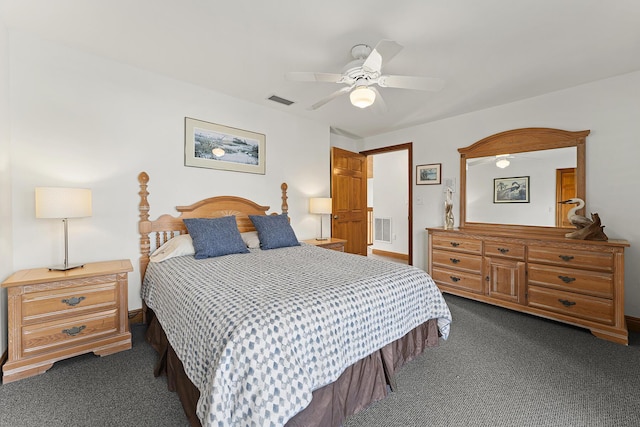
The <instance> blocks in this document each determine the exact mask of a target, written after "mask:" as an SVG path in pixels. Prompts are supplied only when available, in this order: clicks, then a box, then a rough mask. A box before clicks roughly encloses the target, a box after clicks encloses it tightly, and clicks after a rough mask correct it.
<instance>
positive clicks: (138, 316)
mask: <svg viewBox="0 0 640 427" xmlns="http://www.w3.org/2000/svg"><path fill="white" fill-rule="evenodd" d="M135 323H142V309H141V308H139V309H137V310H130V311H129V324H135Z"/></svg>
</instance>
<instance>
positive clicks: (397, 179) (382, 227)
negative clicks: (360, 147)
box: [360, 142, 413, 265]
mask: <svg viewBox="0 0 640 427" xmlns="http://www.w3.org/2000/svg"><path fill="white" fill-rule="evenodd" d="M360 154H362V155H365V156H367V158H368V159H373V160H380V162H378V161H376V162H375V163H376V164H378V163H380V164H383V165H385V167H383V168H378V169H381V170H378V171H376V168H374V169H373V171H371V172H372V173H369V172H370V171H369V170H367V173H368V176H369V177H371V178H370V179H373V183H374V184H373V185H374V187H375V185H376V184H375V183H376V182H378V187H382V189H381V191H376V192H375V194H376V195H378V197H375V201H374V202H373V214H372V215H371V214H369V213H368V215H369V218H370V221H371V222H372V227H371V228H370V229H371V231H372V233H373V234H374V236H373V238H374V239H373V240H374V242H373V243H375V244H374V245H373V249H372V251H371V252H372V253H373V254H374V255H381V256H385V257H390V258H392V259H394V260H397V261H400V262H406V263H407V264H409V265H412V264H413V191H412V188H413V186H412V176H413V174H412V170H413V144H412V143H410V142H409V143H406V144H399V145H393V146H389V147H382V148H376V149H372V150H366V151H361V152H360ZM376 156H378V157H377V158H376ZM385 158H386V160H387V161H388V162H387V163H385V161H384V160H383V159H385ZM369 164H370V165H371V164H373V162H369ZM388 166H391V167H393V169H394V170H392V171H390V170H389V167H388ZM385 173H391V174H393V175H394V176H391V175H388V176H387V178H389V179H388V180H386V179H385ZM376 177H377V179H378V181H376ZM387 181H389V182H387ZM404 186H406V187H404ZM394 188H395V189H396V190H395V192H394ZM370 190H371V189H370V188H367V192H368V194H370ZM380 194H382V195H383V197H385V196H384V195H385V194H386V195H387V196H386V197H390V196H391V197H393V198H394V200H388V201H387V203H385V200H384V199H383V200H382V201H381V200H379V198H380ZM376 206H378V207H379V208H378V210H376ZM388 217H390V218H391V221H390V222H388V221H387V219H388ZM376 223H377V224H376ZM387 227H388V228H387ZM399 233H400V234H399ZM405 233H406V235H405ZM376 234H378V236H376ZM385 246H388V247H389V248H391V250H386V249H385ZM403 249H405V250H406V255H405V254H404V253H403Z"/></svg>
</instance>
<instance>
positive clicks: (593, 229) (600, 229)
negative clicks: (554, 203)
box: [559, 197, 609, 241]
mask: <svg viewBox="0 0 640 427" xmlns="http://www.w3.org/2000/svg"><path fill="white" fill-rule="evenodd" d="M559 203H564V204H577V206H574V207H573V208H571V210H569V213H568V214H567V218H568V219H569V222H570V223H571V224H573V225H574V226H575V227H576V228H577V230H576V231H572V232H571V233H567V234H565V237H568V238H569V239H577V240H603V241H606V240H609V238H608V237H607V235H606V234H604V225H601V223H600V216H599V215H598V214H597V213H592V214H591V219H589V218H587V217H585V216H582V215H578V214H577V213H576V212H577V211H579V210H580V209H582V208H584V200H582V199H580V198H577V197H574V198H572V199H568V200H563V201H562V202H559Z"/></svg>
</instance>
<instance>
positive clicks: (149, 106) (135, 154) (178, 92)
mask: <svg viewBox="0 0 640 427" xmlns="http://www.w3.org/2000/svg"><path fill="white" fill-rule="evenodd" d="M185 66H188V64H186V65H185ZM10 71H11V76H12V80H11V98H10V100H11V109H12V120H11V127H12V136H11V144H12V150H13V153H12V158H11V167H12V176H13V182H12V192H13V197H12V205H13V206H12V207H13V218H14V221H13V254H14V266H13V267H14V268H15V269H22V268H31V267H42V266H47V265H50V264H57V263H60V262H61V261H62V260H63V251H64V249H63V234H62V223H61V222H60V221H57V220H46V219H36V218H35V217H34V188H35V187H37V186H82V187H89V188H91V189H92V190H93V216H92V217H90V218H79V219H72V220H70V222H69V258H70V261H72V262H90V261H100V260H109V259H121V258H128V259H130V260H131V261H132V264H133V265H134V267H135V269H136V270H135V272H133V273H131V274H130V275H129V309H135V308H139V307H140V306H141V301H140V298H139V291H140V279H139V271H138V268H137V263H138V258H139V252H138V242H139V234H138V231H137V221H138V203H139V197H138V191H139V187H138V182H137V175H138V173H139V172H140V171H147V172H148V173H149V176H150V182H149V188H148V190H149V193H150V196H149V202H150V205H151V211H150V215H151V218H156V217H157V216H159V215H161V214H164V213H170V212H174V207H175V206H176V205H188V204H191V203H193V202H196V201H198V200H200V199H202V198H205V197H212V196H216V195H237V196H242V197H246V198H249V199H252V200H255V201H256V202H258V203H260V204H263V205H270V206H271V208H272V211H276V212H279V211H280V206H281V199H280V196H281V194H280V184H281V183H282V182H285V181H286V182H287V183H288V185H289V213H290V217H291V223H292V226H293V228H294V230H295V231H296V234H297V236H298V238H300V239H305V238H311V237H315V235H316V226H317V224H318V222H317V218H316V217H315V216H313V215H311V214H309V213H308V198H309V197H311V196H316V195H327V194H329V155H328V152H329V128H328V127H327V126H323V125H319V124H317V123H314V122H311V121H309V120H305V119H300V118H296V117H294V116H291V115H289V114H287V113H284V112H282V111H280V110H276V109H272V108H265V107H262V106H259V105H255V104H251V103H247V102H244V101H241V100H238V99H235V98H231V97H228V96H225V95H222V94H219V93H216V92H213V91H210V90H206V89H204V88H202V87H196V86H193V85H189V84H186V83H182V82H178V81H175V80H171V79H169V78H166V77H163V76H160V75H156V74H152V73H149V72H146V71H142V70H139V69H136V68H132V67H129V66H126V65H123V64H120V63H116V62H113V61H109V60H105V59H101V58H98V57H95V56H92V55H88V54H85V53H83V52H80V51H77V50H72V49H69V48H67V47H65V46H62V45H58V44H53V43H49V42H46V41H43V40H40V39H37V38H35V37H32V36H29V35H26V34H20V33H12V34H11V49H10ZM185 116H187V117H192V118H197V119H200V120H204V121H209V122H214V123H218V124H223V125H227V126H231V127H236V128H240V129H246V130H250V131H253V132H258V133H263V134H265V135H266V152H267V157H266V174H265V175H257V174H249V173H239V172H229V171H220V170H212V169H202V168H193V167H185V166H184V118H185ZM302 144H304V145H302Z"/></svg>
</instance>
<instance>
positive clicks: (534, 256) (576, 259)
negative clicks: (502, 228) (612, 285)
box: [527, 246, 613, 271]
mask: <svg viewBox="0 0 640 427" xmlns="http://www.w3.org/2000/svg"><path fill="white" fill-rule="evenodd" d="M527 259H528V261H529V262H535V263H542V264H554V265H560V266H564V267H575V268H587V269H589V270H602V271H613V254H611V253H606V252H590V251H581V250H578V249H559V248H545V247H539V246H529V254H528V256H527Z"/></svg>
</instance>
